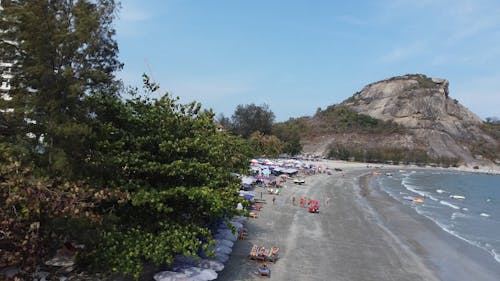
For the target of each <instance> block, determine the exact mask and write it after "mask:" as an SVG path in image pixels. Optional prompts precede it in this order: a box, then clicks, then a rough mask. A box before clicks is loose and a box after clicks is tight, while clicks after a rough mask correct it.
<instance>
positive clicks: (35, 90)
mask: <svg viewBox="0 0 500 281" xmlns="http://www.w3.org/2000/svg"><path fill="white" fill-rule="evenodd" d="M3 5H4V8H5V10H4V11H3V13H2V14H3V17H2V20H1V27H0V29H2V30H4V31H5V32H3V33H1V34H0V36H1V37H2V38H1V39H2V40H0V49H1V50H2V51H4V54H3V58H6V60H9V61H15V62H16V64H15V66H14V67H13V69H12V72H13V74H14V79H13V81H12V87H13V88H12V90H11V91H10V92H9V95H10V96H11V97H12V100H10V101H5V103H6V104H4V105H3V107H6V108H13V109H14V112H13V113H12V114H6V118H7V119H8V120H7V122H8V124H9V127H11V128H15V130H12V135H11V136H9V138H6V139H7V140H9V141H11V142H18V143H22V144H23V145H25V146H26V147H27V151H29V152H31V155H30V157H31V158H32V159H34V160H35V162H36V164H37V165H38V167H41V168H43V170H45V171H48V172H49V173H51V174H54V175H65V176H72V175H74V174H77V173H78V171H81V169H80V163H81V159H85V158H86V157H87V154H88V147H90V146H91V145H90V143H89V139H90V138H92V137H93V136H92V134H93V131H92V128H91V127H90V126H89V125H88V121H89V119H91V118H92V112H91V110H90V108H89V104H88V100H87V98H88V97H89V96H91V95H93V94H95V93H100V94H102V93H106V94H109V95H113V94H114V93H116V88H117V87H118V86H119V85H118V83H117V82H116V80H115V77H114V71H116V70H117V69H119V68H121V64H120V63H119V62H118V60H117V52H118V46H117V44H116V41H115V40H114V39H113V36H114V34H115V31H114V29H113V26H112V21H113V19H114V16H115V9H116V5H115V2H114V0H97V1H91V0H78V1H72V0H52V1H46V0H29V1H28V0H19V1H8V2H7V3H5V4H3Z"/></svg>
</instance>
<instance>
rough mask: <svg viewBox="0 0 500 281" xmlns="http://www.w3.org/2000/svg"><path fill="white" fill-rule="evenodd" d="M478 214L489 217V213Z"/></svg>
mask: <svg viewBox="0 0 500 281" xmlns="http://www.w3.org/2000/svg"><path fill="white" fill-rule="evenodd" d="M480 216H481V217H489V216H490V214H487V213H481V214H480Z"/></svg>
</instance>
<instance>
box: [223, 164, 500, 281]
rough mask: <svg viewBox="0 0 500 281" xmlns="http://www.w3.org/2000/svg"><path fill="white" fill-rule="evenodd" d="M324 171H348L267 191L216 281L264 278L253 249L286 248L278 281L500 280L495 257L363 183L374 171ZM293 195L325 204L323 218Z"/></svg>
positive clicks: (349, 167) (348, 167)
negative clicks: (274, 192)
mask: <svg viewBox="0 0 500 281" xmlns="http://www.w3.org/2000/svg"><path fill="white" fill-rule="evenodd" d="M325 165H327V166H328V167H329V168H332V169H333V168H335V167H341V168H342V170H343V171H342V172H334V173H333V174H332V175H327V174H317V175H313V176H309V177H307V178H306V183H305V185H295V184H293V183H292V182H287V183H286V188H284V189H283V192H282V193H281V194H280V195H270V194H267V193H266V192H263V199H264V200H266V202H267V204H265V206H264V208H263V209H262V210H261V211H260V212H259V214H258V215H259V216H258V218H256V219H250V220H249V222H248V223H247V228H248V238H247V239H246V240H238V241H237V242H236V243H235V246H234V248H233V253H232V255H231V258H230V260H229V261H228V263H227V264H226V267H225V269H224V270H223V271H222V272H220V274H219V278H218V279H217V280H228V281H229V280H260V279H261V278H265V277H261V276H258V275H257V274H256V271H257V267H258V265H259V262H257V261H254V260H249V259H248V254H249V251H250V249H251V247H252V245H253V244H256V245H259V246H265V247H267V248H270V247H273V246H276V247H280V259H279V260H278V261H277V262H276V263H268V264H269V266H270V268H271V272H272V274H271V279H273V280H283V281H285V280H454V281H457V280H459V281H460V280H464V281H465V280H499V277H500V265H499V264H498V263H496V262H495V261H494V260H493V258H491V257H489V256H488V255H487V254H486V253H485V252H483V251H481V250H480V249H478V248H475V247H473V246H471V245H469V244H467V243H466V242H464V241H461V240H459V239H458V238H455V237H454V236H452V235H450V234H448V233H446V232H444V231H442V230H441V229H440V228H439V227H438V226H436V225H435V224H434V223H433V222H432V221H430V220H428V219H426V218H424V217H422V216H420V215H418V214H417V213H416V212H415V211H414V210H412V209H410V208H408V207H406V206H403V205H402V204H400V203H398V202H396V201H395V200H393V199H392V198H390V197H389V196H388V195H387V194H385V193H383V192H382V191H380V190H379V188H378V187H377V186H375V185H374V184H372V183H371V181H370V176H364V177H362V176H363V175H370V174H371V172H372V171H373V168H367V167H366V165H365V164H361V163H357V164H356V163H352V164H351V163H345V164H341V163H335V162H327V163H325ZM390 168H392V169H398V168H397V167H393V166H391V167H389V168H386V169H390ZM261 190H263V189H260V188H257V189H256V191H257V194H258V197H260V191H261ZM273 196H275V197H276V200H275V202H274V204H273V201H272V198H273ZM293 196H295V197H296V199H297V200H296V201H297V202H298V201H299V199H300V198H301V197H305V198H308V199H316V200H320V201H321V204H322V206H321V210H320V213H318V214H313V213H308V212H307V209H306V208H301V207H299V206H298V204H297V205H295V206H294V205H292V197H293ZM327 198H329V200H327ZM326 201H329V202H328V204H326Z"/></svg>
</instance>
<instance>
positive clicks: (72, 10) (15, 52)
mask: <svg viewBox="0 0 500 281" xmlns="http://www.w3.org/2000/svg"><path fill="white" fill-rule="evenodd" d="M3 3H4V2H2V4H3ZM4 12H5V13H3V14H2V16H4V17H3V18H2V21H1V25H2V29H3V30H6V31H7V32H5V33H2V34H1V35H0V36H2V38H1V39H2V40H0V48H1V50H2V51H5V53H4V54H3V58H7V59H9V60H11V61H15V62H16V65H15V67H14V69H13V72H14V75H15V79H14V82H13V90H12V91H11V92H9V94H10V95H11V96H12V100H4V101H2V105H1V106H2V108H13V109H14V112H12V114H7V113H5V114H4V113H3V112H2V115H1V116H2V118H0V130H1V132H2V136H0V148H1V149H0V150H1V153H0V154H1V156H2V158H1V159H0V164H1V165H0V200H1V202H2V204H1V205H0V223H1V224H2V233H1V235H2V237H0V247H1V248H0V249H1V250H2V251H1V254H0V263H2V262H3V263H6V264H9V265H10V264H19V265H21V266H22V267H23V268H25V269H33V268H34V266H35V265H36V264H37V263H38V262H40V261H41V260H42V259H46V258H48V257H49V256H50V254H53V250H54V249H55V247H57V246H58V244H60V243H62V242H64V240H66V239H74V240H75V241H78V242H81V243H84V244H85V246H86V247H85V250H83V251H80V252H79V256H78V261H79V262H80V265H83V266H88V268H91V269H95V270H100V271H110V272H115V273H122V274H126V275H131V276H134V277H135V278H138V277H139V275H140V273H141V270H142V266H143V264H144V263H148V262H151V263H154V264H157V265H159V264H166V265H168V264H170V263H171V262H172V261H173V258H174V257H175V256H176V255H178V254H184V255H196V254H197V253H198V252H199V251H200V250H206V249H207V246H208V245H209V244H210V243H213V239H212V229H213V226H214V225H215V224H216V223H218V222H220V220H224V219H228V218H230V217H232V216H233V215H235V214H237V212H238V211H237V210H236V208H235V207H236V205H237V203H239V202H241V201H242V199H241V198H240V197H239V196H238V192H237V191H238V190H239V187H240V186H239V184H240V183H239V180H238V179H237V178H235V177H233V176H231V172H239V173H243V172H245V171H246V168H247V167H246V166H247V163H248V159H249V158H250V156H252V154H253V153H252V148H251V147H250V146H249V144H248V142H247V141H246V140H244V139H242V138H240V137H236V136H233V135H230V134H226V133H223V132H222V133H221V132H217V131H216V128H215V120H214V114H213V112H212V111H208V110H202V109H201V105H200V104H199V103H195V102H192V103H189V104H180V103H179V102H178V98H174V97H171V96H169V95H168V94H166V95H164V96H162V97H161V98H158V99H151V98H148V96H150V95H152V94H153V92H154V91H156V90H157V89H158V87H157V86H156V85H154V84H151V83H149V80H148V79H147V77H145V96H142V95H139V94H138V91H137V90H132V91H131V92H130V93H128V94H130V95H131V96H132V98H130V99H128V100H122V99H120V98H119V95H118V93H119V90H121V89H120V88H119V86H120V84H119V83H118V82H117V81H116V79H115V77H114V72H115V70H117V69H119V68H120V67H121V64H120V63H119V62H118V60H117V58H116V55H117V51H118V48H117V45H116V42H115V41H114V39H113V35H114V30H113V27H112V25H111V23H112V20H113V18H114V15H115V14H114V13H115V3H114V1H113V0H95V1H94V0H75V1H69V0H53V1H43V0H34V1H27V0H19V1H9V2H8V3H6V4H5V11H4ZM264 111H265V110H264ZM264 113H267V114H268V116H267V117H265V115H266V114H264ZM269 114H271V115H269ZM259 116H260V115H259ZM262 116H264V117H262ZM262 116H261V117H262V120H264V119H266V118H267V119H268V120H271V123H272V119H273V118H274V115H272V113H269V112H263V114H262ZM271 117H272V118H271ZM266 126H267V125H266ZM7 148H8V149H7ZM4 150H5V151H6V152H5V153H4ZM4 202H5V204H3V203H4ZM4 253H7V254H4Z"/></svg>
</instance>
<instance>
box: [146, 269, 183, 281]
mask: <svg viewBox="0 0 500 281" xmlns="http://www.w3.org/2000/svg"><path fill="white" fill-rule="evenodd" d="M153 278H154V280H155V281H191V280H192V279H191V278H190V277H188V276H187V275H186V274H184V273H182V272H175V271H162V272H158V273H156V274H155V275H154V277H153Z"/></svg>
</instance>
